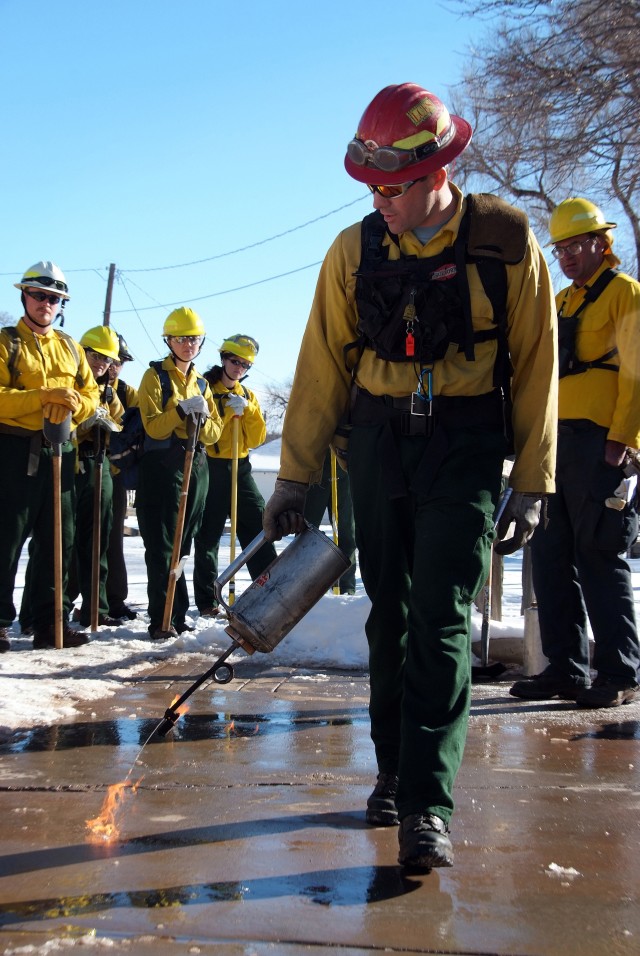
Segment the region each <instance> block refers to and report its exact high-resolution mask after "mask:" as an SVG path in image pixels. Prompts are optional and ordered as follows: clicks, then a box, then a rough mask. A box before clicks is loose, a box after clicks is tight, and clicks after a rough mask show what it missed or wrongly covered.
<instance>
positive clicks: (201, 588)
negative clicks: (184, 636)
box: [193, 457, 231, 611]
mask: <svg viewBox="0 0 640 956" xmlns="http://www.w3.org/2000/svg"><path fill="white" fill-rule="evenodd" d="M230 464H231V463H230V462H229V460H228V459H225V458H209V457H208V458H207V468H208V471H209V488H208V491H207V499H206V502H205V505H204V509H203V513H202V521H201V523H200V529H199V531H198V533H197V534H196V536H195V538H194V558H193V592H194V597H195V602H196V606H197V607H198V608H199V610H201V611H203V610H204V609H205V608H210V607H216V606H217V604H218V602H217V600H216V596H215V592H214V589H213V582H214V581H215V579H216V578H217V576H218V549H219V547H220V538H221V537H222V535H223V534H224V526H225V524H226V521H227V517H228V515H229V511H230V505H231V469H230Z"/></svg>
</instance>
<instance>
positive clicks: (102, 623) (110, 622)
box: [74, 614, 124, 627]
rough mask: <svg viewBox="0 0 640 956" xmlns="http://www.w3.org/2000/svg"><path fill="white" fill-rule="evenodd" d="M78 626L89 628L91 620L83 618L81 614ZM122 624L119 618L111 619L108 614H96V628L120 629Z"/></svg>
mask: <svg viewBox="0 0 640 956" xmlns="http://www.w3.org/2000/svg"><path fill="white" fill-rule="evenodd" d="M74 621H75V617H74ZM80 624H81V625H82V627H91V618H90V617H88V618H85V616H84V614H83V615H82V617H81V618H80ZM123 624H124V621H123V620H122V618H120V617H111V615H110V614H98V627H122V625H123Z"/></svg>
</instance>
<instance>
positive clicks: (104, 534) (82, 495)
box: [68, 458, 113, 626]
mask: <svg viewBox="0 0 640 956" xmlns="http://www.w3.org/2000/svg"><path fill="white" fill-rule="evenodd" d="M80 466H81V467H80V471H79V472H78V473H77V475H76V534H75V545H74V551H75V570H76V573H77V575H78V578H77V583H78V589H79V592H80V595H81V597H82V607H81V611H80V621H81V623H82V624H83V625H84V626H87V625H88V624H89V623H90V620H91V596H92V595H91V588H92V577H93V532H94V527H93V520H94V518H93V514H94V507H95V505H94V497H95V484H96V479H97V474H98V464H97V462H96V461H95V459H93V458H86V459H84V460H83V461H82V462H81V463H80ZM112 495H113V483H112V478H111V471H110V469H109V463H108V461H106V460H105V461H104V462H103V465H102V469H101V484H100V516H99V534H100V552H99V562H100V571H99V586H98V614H108V611H109V606H108V602H107V591H106V582H107V573H108V563H107V549H108V547H109V535H110V533H111V521H112V511H111V502H112ZM70 577H71V578H72V577H73V575H71V576H70ZM73 590H74V589H73V587H71V586H70V587H69V589H68V591H69V596H70V598H72V597H73V596H74V595H73V593H72V592H73Z"/></svg>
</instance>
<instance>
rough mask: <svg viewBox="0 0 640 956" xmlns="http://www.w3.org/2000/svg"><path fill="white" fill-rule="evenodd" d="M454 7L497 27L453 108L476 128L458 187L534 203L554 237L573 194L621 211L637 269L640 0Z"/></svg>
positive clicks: (533, 212) (525, 0)
mask: <svg viewBox="0 0 640 956" xmlns="http://www.w3.org/2000/svg"><path fill="white" fill-rule="evenodd" d="M456 2H457V6H458V8H459V9H462V10H466V13H467V15H469V12H471V13H472V14H473V15H474V16H479V17H486V18H489V20H491V22H492V32H491V33H489V34H488V35H487V37H486V38H485V39H484V42H483V43H482V44H481V45H480V46H477V47H476V48H475V49H473V50H471V51H470V55H469V62H468V67H467V70H466V71H465V75H464V79H463V81H462V83H461V84H460V85H459V87H458V88H457V90H456V91H455V92H454V97H453V101H452V102H453V106H454V109H455V111H456V112H459V113H461V114H462V115H463V116H466V117H467V118H468V119H469V120H470V121H471V122H472V125H473V126H474V130H475V132H474V138H473V140H472V141H471V144H470V146H469V148H468V149H467V151H466V152H465V153H464V154H463V156H462V157H461V158H460V163H459V170H458V171H457V173H456V179H457V181H459V182H460V184H461V185H462V186H463V187H464V188H484V189H488V190H489V191H499V192H500V193H501V194H502V195H504V196H505V198H511V199H512V200H513V201H515V202H518V203H520V204H522V205H524V207H525V208H526V209H527V212H528V213H529V215H530V218H531V220H532V223H533V225H534V228H535V227H536V226H537V227H538V228H539V229H544V230H545V232H546V226H547V221H548V217H549V213H550V212H551V211H552V210H553V208H554V207H555V206H556V205H557V203H558V202H560V201H561V200H563V199H566V198H568V197H569V196H572V195H583V196H587V197H588V198H590V199H592V200H593V201H595V202H597V203H598V205H602V206H605V207H607V208H608V207H610V206H614V207H615V209H614V210H611V211H607V215H611V214H612V212H616V214H617V210H618V209H619V210H620V215H621V216H622V220H623V225H624V226H625V230H624V232H625V234H628V236H629V245H630V246H632V250H631V252H630V255H629V257H628V258H631V257H635V263H634V264H633V266H634V268H633V269H629V270H628V271H635V273H636V274H638V268H639V265H640V221H639V219H638V213H637V211H636V210H637V207H638V201H637V200H638V197H639V191H640V3H639V2H638V0H610V2H607V3H605V2H604V0H580V3H576V2H575V0H551V2H548V3H539V2H536V0H488V2H484V3H481V2H480V0H456ZM496 24H497V25H496ZM617 221H620V220H619V219H618V220H617Z"/></svg>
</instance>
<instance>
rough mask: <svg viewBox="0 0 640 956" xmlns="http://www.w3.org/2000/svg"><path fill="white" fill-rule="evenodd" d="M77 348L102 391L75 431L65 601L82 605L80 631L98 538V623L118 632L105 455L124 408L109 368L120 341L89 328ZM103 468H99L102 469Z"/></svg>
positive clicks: (76, 615)
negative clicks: (110, 589) (70, 563)
mask: <svg viewBox="0 0 640 956" xmlns="http://www.w3.org/2000/svg"><path fill="white" fill-rule="evenodd" d="M80 345H81V346H82V347H83V349H84V351H85V355H86V357H87V362H88V363H89V366H90V368H91V371H92V373H93V376H94V378H95V380H96V382H97V383H98V385H99V387H100V404H99V406H98V408H97V409H96V411H95V413H94V414H93V415H92V416H91V418H89V419H87V421H86V422H83V423H82V424H81V425H79V426H78V429H77V432H76V442H77V447H78V465H77V471H76V535H75V543H74V554H75V567H74V568H73V571H72V572H71V573H70V574H69V589H68V590H69V598H70V600H75V598H76V597H77V596H78V594H79V595H80V598H81V602H80V606H79V607H78V608H76V610H75V611H74V612H73V619H74V620H78V621H80V624H81V625H82V626H83V627H88V626H89V624H90V623H91V601H92V577H93V560H94V547H93V536H94V534H98V535H99V541H100V549H99V552H98V562H99V568H98V624H99V625H101V626H106V627H117V626H118V625H119V624H122V620H121V619H119V618H114V617H113V616H112V615H110V614H109V604H108V601H107V590H106V583H107V570H108V566H107V548H108V545H109V535H110V532H111V522H112V513H113V512H112V498H113V480H112V477H111V469H110V468H109V461H108V458H107V457H106V451H107V449H108V445H109V435H110V433H112V432H114V431H119V430H120V422H121V421H122V416H123V414H124V408H123V407H122V404H121V402H120V399H119V398H118V396H117V395H116V392H115V389H114V388H113V387H112V385H111V384H110V382H109V366H110V364H111V362H113V361H114V360H115V359H117V357H118V336H117V335H116V333H115V332H114V331H113V329H111V328H109V326H108V325H97V326H95V327H94V328H91V329H87V331H86V332H85V333H84V335H83V336H82V338H81V339H80ZM100 466H101V467H100ZM98 476H100V514H99V517H98V521H99V526H98V527H96V526H95V525H94V521H95V511H94V499H95V487H96V481H97V480H98Z"/></svg>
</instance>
